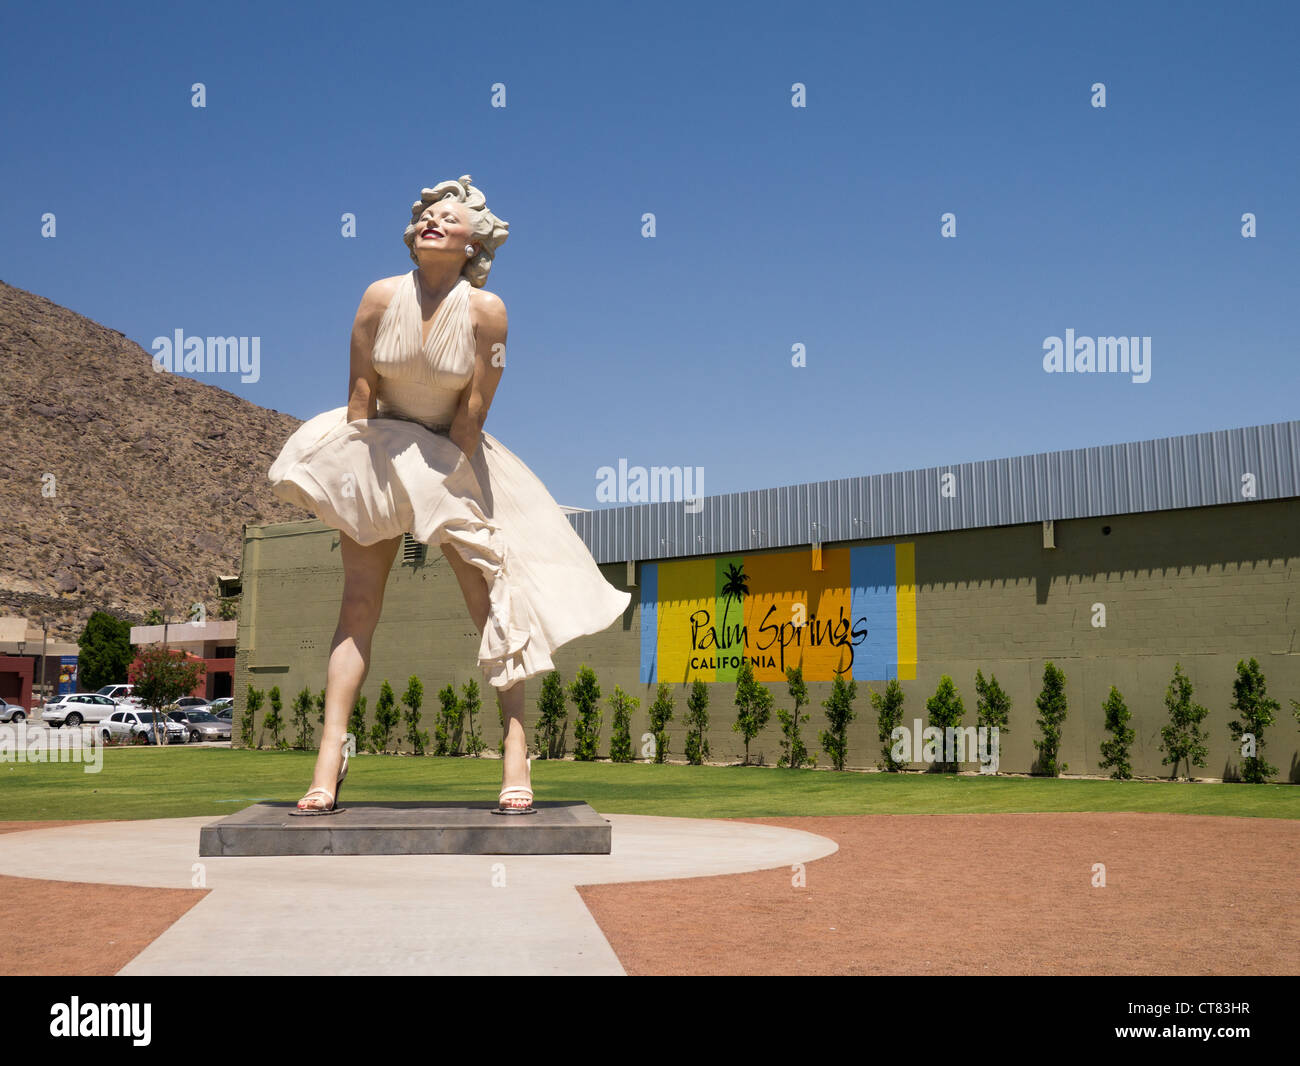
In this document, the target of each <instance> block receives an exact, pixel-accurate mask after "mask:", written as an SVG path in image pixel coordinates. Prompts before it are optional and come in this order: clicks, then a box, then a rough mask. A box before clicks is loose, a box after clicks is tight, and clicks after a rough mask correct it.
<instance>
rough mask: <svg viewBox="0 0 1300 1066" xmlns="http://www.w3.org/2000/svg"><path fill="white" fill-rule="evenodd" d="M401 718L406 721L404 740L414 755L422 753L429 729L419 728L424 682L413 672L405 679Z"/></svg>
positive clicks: (427, 740) (426, 743)
mask: <svg viewBox="0 0 1300 1066" xmlns="http://www.w3.org/2000/svg"><path fill="white" fill-rule="evenodd" d="M402 706H403V707H404V708H405V710H403V711H402V718H403V720H404V721H405V722H406V740H407V742H408V743H409V744H410V745H411V750H412V751H413V752H415V754H416V755H423V754H424V749H425V747H426V746H427V745H428V743H429V731H428V730H427V729H421V728H420V708H421V707H423V706H424V682H423V681H421V680H420V679H419V677H417V676H416V675H415V674H412V675H411V676H410V677H409V678H407V679H406V691H405V692H404V693H402Z"/></svg>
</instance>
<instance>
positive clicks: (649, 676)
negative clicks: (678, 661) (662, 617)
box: [641, 563, 659, 685]
mask: <svg viewBox="0 0 1300 1066" xmlns="http://www.w3.org/2000/svg"><path fill="white" fill-rule="evenodd" d="M658 657H659V564H658V563H642V564H641V681H642V683H644V684H648V685H653V684H655V683H656V682H657V681H658V679H659V677H658V674H659V671H658Z"/></svg>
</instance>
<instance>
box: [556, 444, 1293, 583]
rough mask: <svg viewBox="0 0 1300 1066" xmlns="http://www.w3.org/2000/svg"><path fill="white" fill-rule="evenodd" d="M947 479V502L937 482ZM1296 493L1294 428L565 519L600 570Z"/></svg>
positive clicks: (909, 473)
mask: <svg viewBox="0 0 1300 1066" xmlns="http://www.w3.org/2000/svg"><path fill="white" fill-rule="evenodd" d="M949 473H951V474H952V475H953V477H952V479H951V484H952V486H953V491H952V494H951V495H947V496H945V495H944V494H943V485H944V480H943V477H944V475H945V474H949ZM1247 474H1251V475H1253V476H1254V491H1255V497H1254V498H1255V499H1260V500H1278V499H1285V498H1287V497H1292V496H1300V421H1297V422H1274V423H1272V424H1270V425H1265V426H1245V427H1242V428H1239V429H1225V430H1218V431H1215V432H1212V433H1194V434H1189V435H1187V436H1183V437H1164V438H1161V439H1158V440H1145V441H1136V442H1133V443H1129V444H1108V445H1103V446H1100V447H1095V448H1077V449H1074V450H1072V451H1060V452H1041V453H1039V454H1037V455H1021V456H1016V457H1013V458H1009V459H990V460H986V461H983V462H975V463H957V464H955V465H953V466H932V467H927V468H925V469H923V470H904V471H902V472H900V473H896V474H873V475H871V476H868V477H852V478H841V479H839V480H837V481H815V482H811V483H808V484H803V485H787V486H783V487H781V488H775V489H757V490H755V491H753V492H732V493H727V494H725V495H721V496H705V497H704V498H703V501H702V506H701V505H700V503H699V502H696V503H694V504H691V505H689V506H691V507H694V508H696V509H697V513H691V512H690V510H688V504H687V503H686V502H684V501H676V502H662V503H640V504H629V505H627V506H625V507H610V508H605V509H603V510H597V511H584V512H580V513H576V514H571V515H569V516H568V519H569V521H570V523H571V524H572V525H573V528H574V529H575V530H577V532H578V535H579V536H581V537H582V539H583V541H584V542H585V543H586V545H587V548H588V550H590V552H591V554H592V557H593V558H594V559H595V560H596V562H598V563H610V562H619V561H622V560H624V559H671V558H676V557H680V556H686V555H716V554H720V553H724V552H740V551H747V550H752V549H755V548H780V547H793V546H796V545H804V544H809V543H811V542H812V541H814V540H821V541H822V542H831V541H838V540H861V539H866V538H871V537H900V536H911V535H913V534H916V533H938V532H943V531H945V530H954V529H975V528H979V527H982V526H1004V525H1017V524H1020V523H1024V522H1038V521H1043V520H1046V519H1049V518H1050V519H1066V518H1092V517H1101V516H1104V515H1116V514H1128V513H1133V512H1138V511H1165V510H1174V509H1178V508H1183V507H1208V506H1212V505H1214V504H1224V503H1240V502H1249V497H1246V496H1245V495H1243V477H1244V476H1245V475H1247Z"/></svg>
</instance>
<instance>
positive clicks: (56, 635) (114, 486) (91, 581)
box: [0, 282, 311, 640]
mask: <svg viewBox="0 0 1300 1066" xmlns="http://www.w3.org/2000/svg"><path fill="white" fill-rule="evenodd" d="M0 369H2V370H3V374H4V389H3V394H0V516H2V520H0V615H2V614H12V615H24V616H26V617H27V618H29V619H30V620H31V621H32V623H33V625H35V624H36V621H37V620H38V619H39V618H40V616H41V614H42V613H44V614H45V615H46V616H47V617H49V618H50V620H51V627H50V636H51V638H52V639H64V640H75V639H76V637H77V635H78V633H80V631H81V627H82V625H83V624H84V623H85V620H86V619H87V618H88V617H89V616H90V614H91V613H92V612H93V611H95V610H106V611H110V612H111V613H113V614H116V615H118V616H119V617H122V618H125V619H127V620H128V621H130V622H131V623H132V624H140V623H141V622H142V621H143V619H144V616H145V614H146V613H147V612H148V611H150V610H151V609H153V608H158V609H160V610H164V609H165V610H167V611H168V614H169V615H170V617H172V618H179V617H182V616H183V615H184V613H185V611H186V610H187V609H188V608H189V605H191V604H193V603H195V602H198V601H202V602H203V603H204V604H205V605H206V606H207V610H208V614H209V617H212V618H216V617H217V609H218V603H219V601H218V596H217V584H216V579H217V576H218V575H219V574H237V573H238V572H239V567H240V562H241V555H242V545H243V527H244V525H245V524H246V523H248V524H259V523H263V522H280V521H291V520H295V519H301V518H309V517H311V516H310V515H309V514H308V513H307V512H304V511H301V510H299V509H298V508H295V507H293V506H291V505H290V504H287V503H284V502H283V501H282V500H280V499H278V498H277V497H276V496H275V495H274V494H273V493H272V492H271V489H270V486H269V485H268V484H267V481H266V470H267V468H268V467H269V466H270V465H271V463H272V461H273V460H274V459H275V456H276V455H277V454H278V453H279V450H280V448H281V447H282V446H283V444H284V442H285V440H286V439H287V438H288V436H289V435H290V434H291V433H292V432H293V431H294V430H295V429H296V428H297V427H298V426H299V425H301V422H300V420H299V419H297V418H294V417H292V416H291V415H287V414H282V413H281V412H279V411H272V410H268V409H266V408H263V407H259V406H257V405H256V404H253V403H249V402H248V401H247V400H244V399H241V398H240V397H238V396H235V395H233V394H232V393H229V392H226V391H225V390H224V389H221V388H218V387H216V386H214V385H207V384H204V383H202V382H200V381H196V380H194V379H192V378H187V377H184V376H182V375H179V374H169V373H159V372H157V371H155V370H154V368H153V356H152V353H150V352H147V351H145V349H143V348H141V347H140V346H139V345H138V344H135V343H134V342H132V341H129V340H127V339H126V338H125V337H124V336H123V335H122V334H121V333H118V332H117V331H116V330H112V329H107V328H105V327H104V326H101V325H99V324H98V323H95V322H92V321H91V320H90V319H88V318H84V317H82V316H81V315H79V314H77V313H76V312H74V311H70V310H68V309H67V308H65V307H60V306H59V305H58V304H55V303H52V302H51V301H49V300H47V299H45V298H43V297H41V296H37V295H35V294H33V293H30V292H26V291H24V290H22V289H17V288H14V287H12V286H10V285H6V284H5V283H3V282H0Z"/></svg>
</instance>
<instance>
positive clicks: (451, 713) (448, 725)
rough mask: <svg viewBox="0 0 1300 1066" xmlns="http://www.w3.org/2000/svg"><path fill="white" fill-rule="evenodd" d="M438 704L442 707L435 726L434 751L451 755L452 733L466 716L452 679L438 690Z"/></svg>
mask: <svg viewBox="0 0 1300 1066" xmlns="http://www.w3.org/2000/svg"><path fill="white" fill-rule="evenodd" d="M438 704H439V708H440V709H439V711H438V718H437V721H436V722H435V723H434V727H433V753H434V754H435V755H450V754H451V738H452V734H453V733H454V732H455V730H456V728H457V727H458V726H459V724H460V723H461V721H463V718H464V715H463V712H462V709H461V705H460V698H459V697H458V696H457V695H456V686H455V685H453V684H452V683H451V682H450V681H448V682H447V684H445V685H443V686H442V688H440V689H439V690H438Z"/></svg>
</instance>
